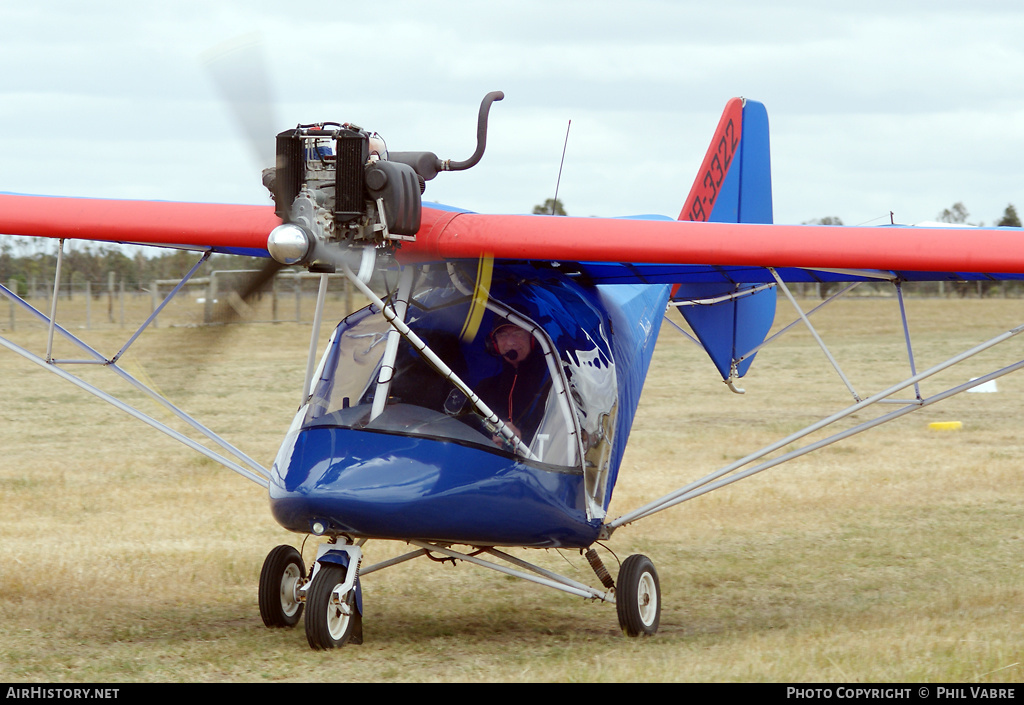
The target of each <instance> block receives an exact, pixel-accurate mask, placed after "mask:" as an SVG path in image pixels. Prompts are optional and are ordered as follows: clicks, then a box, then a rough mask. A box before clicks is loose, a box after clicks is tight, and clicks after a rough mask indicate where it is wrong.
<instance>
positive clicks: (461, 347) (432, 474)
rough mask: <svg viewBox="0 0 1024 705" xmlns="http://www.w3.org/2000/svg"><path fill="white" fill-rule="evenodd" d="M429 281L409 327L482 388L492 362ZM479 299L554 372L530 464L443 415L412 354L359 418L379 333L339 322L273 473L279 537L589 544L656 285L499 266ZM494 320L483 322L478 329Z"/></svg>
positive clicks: (434, 386)
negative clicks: (384, 396)
mask: <svg viewBox="0 0 1024 705" xmlns="http://www.w3.org/2000/svg"><path fill="white" fill-rule="evenodd" d="M434 276H435V278H434V279H430V277H429V276H426V275H425V276H424V279H423V283H422V285H421V288H420V291H421V292H423V293H422V294H421V295H419V298H417V296H416V295H414V296H413V304H412V305H411V306H410V312H409V315H408V321H409V325H410V327H411V328H412V329H413V330H414V331H419V332H420V333H422V335H423V336H424V338H425V339H427V342H428V343H430V345H431V349H436V350H437V351H441V350H444V351H446V352H447V353H448V357H449V358H450V359H451V360H452V362H451V366H452V368H453V369H454V370H455V371H457V372H458V373H459V376H460V378H462V379H464V380H465V381H466V382H467V383H468V384H469V386H470V387H473V388H476V387H477V386H479V385H484V384H485V380H486V379H487V378H488V376H490V375H494V374H495V372H496V371H500V368H501V365H502V363H503V361H502V360H500V359H498V358H496V356H495V354H494V352H493V350H491V351H485V347H486V346H487V340H486V337H487V336H486V333H480V334H479V335H475V336H473V337H467V336H466V335H465V323H466V321H467V320H469V314H468V313H467V310H468V308H469V306H470V305H471V304H470V303H469V297H466V296H463V295H462V294H460V293H459V292H458V291H454V290H453V288H452V287H451V286H450V285H449V286H448V287H447V288H444V285H445V283H446V282H445V281H442V280H438V279H437V277H436V275H434ZM456 283H458V282H456ZM463 293H464V292H463ZM489 295H490V297H491V299H492V300H493V301H495V302H500V306H503V307H506V308H504V309H499V307H498V304H496V305H495V306H492V307H491V308H492V309H493V310H494V311H497V312H498V313H500V311H501V310H507V311H511V312H513V313H514V314H515V315H517V316H521V317H522V318H521V319H519V320H522V319H527V320H530V321H531V322H534V323H535V324H536V326H537V327H539V328H541V329H542V330H543V333H542V335H543V341H542V342H543V344H544V350H546V351H547V352H548V360H549V369H551V370H552V371H553V373H554V374H555V375H556V376H558V379H557V380H555V384H554V385H553V386H552V385H551V384H550V383H549V385H548V386H549V387H551V389H552V390H553V391H552V392H551V393H550V396H549V397H547V407H546V408H547V412H546V414H547V416H546V417H545V420H544V421H543V422H542V423H541V425H540V428H539V430H538V431H537V433H536V438H535V439H525V440H526V441H527V443H528V444H529V445H530V447H531V450H532V451H533V452H532V453H531V454H532V455H533V457H532V458H527V457H525V456H524V454H523V453H521V452H520V453H517V452H515V451H514V449H511V448H508V447H506V446H502V445H501V444H499V443H497V442H496V441H495V440H494V438H495V437H494V436H492V435H491V433H490V431H489V430H488V429H487V428H483V427H482V426H481V424H480V423H479V419H478V418H477V417H476V416H474V415H473V414H470V413H466V412H465V411H463V412H461V413H453V411H452V409H451V408H450V406H451V403H450V400H449V401H448V403H447V405H446V406H444V408H442V405H444V404H445V396H446V393H447V390H448V388H447V386H446V380H445V379H444V378H443V377H441V376H440V375H436V374H435V371H434V370H429V371H426V372H424V370H423V369H420V368H423V367H424V366H423V365H422V362H421V361H420V360H419V359H418V357H419V356H417V355H416V354H415V353H414V354H409V355H406V356H405V357H404V358H403V356H402V353H401V352H400V353H399V355H398V359H397V361H396V362H395V364H394V367H395V373H394V383H393V384H392V386H391V387H390V388H389V389H388V393H389V396H388V402H387V406H385V407H384V410H383V412H382V413H381V412H378V413H379V414H380V415H379V416H377V417H375V418H373V419H372V420H370V419H371V416H370V408H371V403H372V399H371V397H372V395H373V393H374V392H373V390H374V389H376V390H377V391H376V392H375V393H376V394H380V393H381V392H380V391H379V390H380V387H379V386H377V384H376V382H375V381H374V380H376V379H377V377H378V376H379V372H376V371H375V370H378V369H379V368H380V366H381V363H380V362H379V361H377V358H376V357H374V356H379V355H380V352H379V350H380V349H382V348H383V345H377V343H378V342H380V340H382V339H383V338H381V336H382V335H386V334H387V333H386V331H384V330H382V329H381V328H380V327H379V323H377V322H375V320H374V319H373V318H372V316H373V314H374V311H373V310H372V309H368V310H364V312H363V313H361V314H359V315H356V314H354V315H353V316H350V317H349V318H348V319H346V320H345V321H343V322H342V323H341V324H340V325H339V327H338V331H336V333H335V336H334V337H333V338H332V342H331V344H330V345H329V348H328V351H327V353H326V354H325V358H324V363H323V364H322V365H321V372H320V379H319V380H318V381H317V382H316V384H315V386H314V391H313V394H312V396H311V398H310V401H309V403H308V404H307V405H306V406H304V407H303V408H302V409H300V410H299V413H298V415H297V416H296V420H295V422H294V423H293V425H292V429H291V430H290V431H289V433H288V437H287V438H286V440H285V442H284V444H283V446H282V448H281V451H280V452H279V454H278V458H277V461H276V462H275V464H274V468H273V473H272V479H271V484H270V503H271V509H272V512H273V514H274V517H275V518H276V519H277V521H278V522H279V523H280V524H281V525H282V526H284V527H285V528H287V529H289V530H292V531H296V532H302V533H307V532H311V531H313V530H314V529H313V527H314V525H317V524H318V525H319V527H320V528H321V532H322V533H327V534H347V535H350V536H354V537H375V538H389V539H413V538H415V539H423V540H433V541H441V542H451V543H462V544H471V545H504V546H534V547H559V546H561V547H586V546H589V545H590V544H592V543H593V542H594V541H595V540H596V538H597V536H598V533H599V532H600V529H601V526H602V524H603V518H604V513H605V510H606V509H607V506H608V502H609V501H610V500H611V490H612V488H613V487H614V483H615V478H616V476H617V474H618V469H619V464H620V461H621V458H622V451H623V449H624V448H625V445H626V438H627V437H628V434H629V429H630V426H631V424H632V420H633V416H634V413H635V410H636V406H637V403H638V402H639V397H640V391H641V389H642V387H643V380H644V377H645V376H646V372H647V367H648V364H649V361H650V357H651V353H652V352H653V349H654V343H655V341H656V339H657V334H658V330H659V327H660V322H661V318H662V315H663V313H664V310H665V303H666V300H667V296H668V288H667V287H666V286H638V285H616V286H606V287H595V286H588V285H586V284H585V283H581V282H579V281H577V280H575V279H573V277H572V276H567V275H565V274H564V273H562V272H559V271H554V270H551V269H538V268H537V267H535V266H532V265H524V264H506V265H504V266H500V267H499V266H496V267H495V272H494V281H493V282H492V285H491V287H490V294H489ZM490 315H492V314H491V313H490V312H489V313H488V316H490ZM495 316H497V314H495ZM495 325H497V324H496V322H494V321H490V320H488V319H487V318H485V319H484V321H483V323H482V324H481V325H480V330H481V331H490V330H491V329H492V327H494V326H495ZM374 326H378V328H374ZM460 330H462V332H463V335H462V337H458V336H459V332H460ZM374 331H376V332H374ZM375 336H376V337H375ZM538 354H540V353H538ZM403 361H404V362H403ZM446 362H447V360H446ZM360 367H365V368H367V369H368V370H370V373H369V377H368V379H369V380H370V382H367V383H363V382H362V381H361V378H360V379H358V380H354V379H353V378H352V374H353V372H352V371H353V370H354V369H356V368H360ZM403 380H404V381H405V384H404V385H403ZM547 388H548V387H546V388H545V389H547ZM560 390H561V393H559V391H560Z"/></svg>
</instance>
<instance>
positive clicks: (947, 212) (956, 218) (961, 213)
mask: <svg viewBox="0 0 1024 705" xmlns="http://www.w3.org/2000/svg"><path fill="white" fill-rule="evenodd" d="M969 215H970V213H968V212H967V209H966V208H964V204H963V203H961V202H960V201H957V202H956V203H954V204H953V207H952V208H946V209H944V210H943V211H942V212H941V213H939V215H938V220H939V222H941V223H966V222H967V217H968V216H969Z"/></svg>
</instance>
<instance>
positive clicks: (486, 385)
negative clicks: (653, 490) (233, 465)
mask: <svg viewBox="0 0 1024 705" xmlns="http://www.w3.org/2000/svg"><path fill="white" fill-rule="evenodd" d="M427 302H429V303H430V305H429V306H428V305H427ZM469 312H470V302H469V301H468V300H466V299H465V297H463V296H461V295H457V292H455V293H453V292H447V293H445V292H441V293H439V292H438V291H436V290H433V291H430V292H419V293H418V294H417V295H416V296H415V297H414V298H413V301H412V302H411V304H410V307H409V312H408V314H407V320H406V322H407V323H408V324H409V326H410V328H411V329H412V330H413V332H414V333H416V334H417V335H418V336H420V337H421V338H422V339H423V340H424V341H425V342H426V344H427V345H428V346H429V348H430V350H432V351H433V352H434V353H435V354H436V355H437V356H438V357H439V358H441V360H442V361H443V362H444V364H445V365H446V366H447V367H448V368H450V370H451V372H452V373H454V374H455V375H457V376H458V378H459V379H461V380H463V381H464V382H465V383H466V384H467V385H468V386H469V388H470V389H471V390H472V392H473V393H474V394H475V395H476V396H478V397H479V398H480V400H481V402H483V405H484V406H486V407H488V408H490V409H491V410H492V411H493V412H494V413H495V414H496V415H497V416H498V417H499V418H500V419H501V420H502V422H503V423H505V424H507V425H508V426H509V427H510V428H511V429H512V430H513V433H514V435H515V436H516V437H517V438H519V439H520V440H521V441H522V442H523V444H524V445H525V446H526V447H528V448H529V452H528V453H526V452H524V451H523V450H522V449H520V450H519V451H516V450H515V447H514V444H512V443H510V442H509V441H508V440H507V439H505V438H503V437H502V435H501V433H500V432H499V430H498V428H497V426H496V425H495V424H493V423H488V422H487V421H485V420H484V418H483V415H482V413H481V410H480V408H479V406H475V405H474V403H473V402H472V401H471V400H470V399H468V398H467V395H466V394H464V393H463V392H462V391H460V389H459V388H458V386H457V385H456V384H454V383H453V382H452V381H451V380H450V379H447V378H446V377H445V376H444V375H442V374H441V373H439V371H438V369H437V368H436V367H435V366H434V365H433V364H432V363H431V362H429V361H428V359H427V357H426V356H425V355H424V354H422V353H421V352H420V351H418V350H417V349H416V348H415V347H414V346H413V345H411V344H410V343H409V342H408V341H407V340H406V339H404V338H402V339H401V340H400V342H399V343H398V348H397V353H396V355H395V359H394V363H393V365H388V364H385V363H386V358H385V349H386V346H387V338H388V335H389V333H390V332H391V331H392V327H391V325H390V324H389V323H388V322H387V320H386V319H385V318H384V316H383V314H381V313H380V312H378V311H375V310H373V309H372V308H367V309H364V310H363V311H360V312H357V313H355V314H353V315H352V316H350V317H349V318H347V319H346V320H345V321H342V323H341V324H340V325H339V326H338V328H337V330H336V331H335V333H334V336H333V337H332V339H331V342H330V344H329V346H328V350H327V352H326V354H325V356H324V359H323V361H322V363H321V368H320V373H319V379H318V380H317V382H316V384H315V386H314V389H313V394H312V397H311V399H310V401H309V403H308V406H307V409H306V413H305V418H304V421H303V426H307V427H308V426H323V425H329V426H340V427H347V428H360V429H367V430H377V431H383V432H393V433H398V434H404V435H417V436H425V437H432V438H439V439H446V440H451V441H455V442H458V443H465V444H471V445H478V446H481V447H485V448H488V449H490V450H503V451H506V452H509V453H513V452H517V453H518V454H519V455H522V456H525V457H529V458H532V459H533V460H536V461H539V462H541V463H544V464H548V465H556V466H561V467H567V468H578V467H579V466H580V459H579V452H578V449H579V447H580V445H579V441H578V439H577V432H576V429H575V427H574V419H573V412H572V410H571V408H570V407H569V406H568V401H567V395H566V394H564V393H563V394H558V390H559V389H562V390H564V389H565V388H566V387H565V381H564V376H563V372H562V365H561V361H560V359H559V356H558V354H557V353H556V351H555V350H554V348H553V346H552V344H551V342H550V340H549V339H548V338H547V337H546V336H545V335H544V333H543V331H542V330H540V329H539V328H537V329H536V330H533V331H532V332H531V333H530V336H531V338H532V341H531V342H530V343H529V344H528V347H527V348H526V349H524V351H523V352H522V353H520V355H519V356H516V358H517V359H516V360H515V362H517V363H518V364H516V365H513V364H512V363H510V362H509V360H508V359H507V358H504V357H502V356H500V355H498V354H497V351H496V350H494V344H493V340H491V339H490V336H489V335H488V334H485V333H481V334H480V335H477V336H473V339H472V340H470V341H468V342H467V341H466V340H464V338H465V337H466V336H465V334H464V327H465V322H466V320H467V319H468V317H469ZM494 325H495V324H494V323H492V322H490V321H488V326H487V327H485V328H484V329H486V330H487V331H488V333H489V332H490V331H491V327H492V326H494ZM460 332H461V333H462V335H461V336H460ZM380 395H386V397H384V403H383V404H377V405H376V406H377V407H379V408H377V409H375V408H374V407H375V405H374V400H375V399H376V398H377V397H378V396H380Z"/></svg>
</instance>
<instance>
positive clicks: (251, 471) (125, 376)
mask: <svg viewBox="0 0 1024 705" xmlns="http://www.w3.org/2000/svg"><path fill="white" fill-rule="evenodd" d="M208 257H209V252H205V253H203V255H202V257H201V258H200V260H199V261H198V262H197V263H196V264H195V265H194V266H193V267H192V269H191V270H190V271H189V272H188V274H186V275H185V276H184V277H183V278H182V280H181V282H179V284H178V286H176V287H175V288H174V290H173V291H171V292H170V293H169V294H168V296H167V298H165V299H164V301H163V303H162V304H161V305H160V306H159V307H158V308H157V309H156V310H155V311H154V312H153V313H152V314H150V316H149V317H148V318H147V319H146V321H145V322H144V323H143V324H142V325H141V326H140V327H139V329H138V330H137V331H136V332H135V333H134V334H133V335H132V336H131V337H130V339H129V340H128V342H126V343H125V345H123V346H122V347H121V350H120V351H119V352H118V353H117V355H115V356H114V357H113V358H110V359H107V358H106V357H104V356H103V354H102V353H100V352H99V351H98V350H96V349H94V348H93V347H91V346H90V345H88V344H87V343H86V342H85V341H83V340H81V339H80V338H79V337H78V336H76V335H74V334H73V333H71V332H70V331H68V330H67V329H65V328H63V327H62V326H60V325H58V324H57V323H56V321H54V320H53V318H52V317H49V316H47V315H46V314H44V313H43V312H41V311H39V310H38V309H36V308H35V307H34V306H32V305H31V304H29V303H28V302H27V301H25V300H24V299H22V298H21V297H20V296H18V295H17V294H16V293H14V292H13V291H11V290H10V289H8V288H7V287H5V286H3V285H2V284H0V292H3V293H4V294H5V295H6V296H7V297H9V298H10V299H11V300H12V301H13V302H15V303H16V304H18V305H19V306H20V307H22V308H23V309H25V310H26V311H28V312H29V313H31V314H32V315H34V316H36V317H37V318H39V319H40V320H42V321H43V322H45V323H46V325H47V327H48V328H49V332H48V343H47V358H46V359H44V358H41V357H39V356H38V355H36V354H34V353H32V352H31V351H29V350H26V349H25V348H23V347H21V346H19V345H17V344H16V343H14V342H13V341H10V340H8V339H6V338H3V337H2V336H0V345H3V346H4V347H6V348H7V349H8V350H11V351H12V352H15V353H17V354H18V355H20V356H22V357H24V358H25V359H26V360H29V361H30V362H34V363H36V364H37V365H39V366H40V367H42V368H43V369H45V370H47V371H49V372H52V373H53V374H56V375H57V376H58V377H60V378H62V379H64V380H65V381H68V382H71V383H72V384H74V385H75V386H77V387H79V388H81V389H83V390H85V391H87V392H89V393H90V394H92V395H94V396H96V397H97V398H99V399H101V400H103V401H105V402H107V403H109V404H111V405H113V406H115V407H117V408H118V409H120V410H122V411H124V412H125V413H127V414H129V415H130V416H133V417H135V418H136V419H138V420H140V421H142V422H144V423H146V424H148V425H149V426H152V427H153V428H155V429H157V430H158V431H160V432H162V433H164V434H166V435H168V436H170V437H171V438H172V439H174V440H176V441H178V442H180V443H182V444H184V445H186V446H188V447H189V448H192V449H193V450H196V451H197V452H199V453H201V454H203V455H205V456H206V457H208V458H210V459H211V460H214V461H216V462H218V463H220V464H221V465H224V466H225V467H227V468H228V469H230V470H232V471H234V472H236V473H238V474H240V475H242V476H243V477H245V478H246V479H248V480H252V481H253V482H255V483H256V484H259V485H262V486H263V487H266V486H267V480H266V478H269V477H270V472H269V471H268V470H267V469H266V468H264V467H263V466H262V465H261V464H260V463H258V462H256V461H255V460H254V459H252V458H251V457H249V456H248V455H247V454H245V453H243V452H242V451H241V450H239V449H238V448H236V447H235V446H233V445H232V444H230V443H228V442H227V441H225V440H224V439H223V438H221V437H220V436H219V435H217V434H216V433H214V432H213V431H211V430H210V429H208V428H207V427H206V426H204V425H203V424H201V423H199V422H198V421H196V420H195V419H194V418H193V417H192V416H190V415H189V414H187V413H185V412H184V411H182V410H181V409H179V408H178V407H177V406H175V405H174V404H172V403H171V402H170V401H169V400H168V399H167V398H166V397H164V396H163V395H161V394H159V393H158V392H156V391H154V390H153V389H151V388H150V387H149V386H147V385H145V384H143V383H142V382H140V381H139V380H137V379H136V378H135V377H133V376H132V375H131V374H129V373H128V372H127V371H125V370H124V369H123V368H121V367H120V366H119V365H118V364H117V359H118V358H119V357H120V356H121V355H123V354H124V352H125V351H126V350H127V349H128V347H129V346H130V345H131V344H132V342H134V341H135V340H136V339H137V338H138V337H139V335H141V333H142V332H143V330H145V328H146V327H147V326H148V325H149V324H150V323H151V322H152V321H153V319H154V318H155V317H156V316H157V315H158V314H159V313H160V311H161V310H162V309H163V308H164V306H165V305H166V304H167V303H168V302H169V301H170V299H171V298H172V297H173V296H174V295H175V294H177V292H178V291H180V290H181V288H182V286H184V284H185V283H186V282H187V281H188V279H189V278H190V277H191V276H192V275H193V274H194V273H195V272H196V271H197V270H198V268H199V266H200V265H201V264H202V263H203V262H204V261H205V260H206V259H207V258H208ZM55 298H56V290H55ZM51 309H55V306H54V305H52V304H51ZM54 332H56V333H60V334H61V335H62V336H63V337H64V338H66V339H67V340H68V341H70V342H71V343H73V344H75V345H76V346H78V347H79V348H81V349H82V350H83V351H85V352H86V353H87V354H88V355H90V356H91V357H92V359H91V360H54V359H52V337H53V333H54ZM61 364H82V365H99V366H104V367H106V368H107V369H109V370H110V371H111V372H113V373H114V374H115V375H117V376H118V377H120V378H121V379H122V380H123V381H124V382H126V383H127V384H129V385H131V386H132V387H134V388H135V389H137V390H139V391H141V392H142V393H143V394H145V395H146V396H148V397H149V398H150V399H152V400H154V401H155V402H157V403H158V404H160V405H161V406H162V407H164V408H165V409H167V410H168V411H170V412H171V413H172V414H173V415H174V416H175V417H177V418H178V419H180V420H181V421H183V422H184V423H186V424H187V425H188V426H190V427H191V428H192V429H193V430H195V431H196V432H197V433H199V434H201V435H202V436H204V437H205V438H207V439H208V440H210V441H212V442H213V443H215V444H216V445H217V446H219V447H220V448H221V449H222V450H223V451H225V452H226V453H227V454H228V455H230V456H233V457H234V458H235V459H236V460H238V461H240V462H241V463H242V465H240V464H239V463H236V462H234V461H232V460H230V459H229V458H227V457H226V456H224V455H221V454H219V453H216V452H214V451H211V450H209V449H207V448H206V447H204V446H202V445H200V444H199V443H196V442H195V441H194V440H193V439H191V438H189V437H188V436H185V435H184V434H182V433H180V432H179V431H176V430H174V429H172V428H171V427H169V426H167V425H166V424H164V423H162V422H160V421H157V420H156V419H155V418H153V417H152V416H150V415H149V414H147V413H145V412H143V411H141V410H139V409H137V408H135V407H133V406H131V405H130V404H127V403H125V402H124V401H122V400H120V399H118V398H117V397H115V396H113V395H111V394H109V393H107V392H104V391H103V390H101V389H100V388H99V387H96V386H95V385H92V384H90V383H88V382H85V381H84V380H82V379H80V378H79V377H76V376H75V375H73V374H71V373H69V372H67V371H66V370H63V369H61V368H60V367H59V365H61ZM243 465H244V466H248V467H243Z"/></svg>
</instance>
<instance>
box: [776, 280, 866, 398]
mask: <svg viewBox="0 0 1024 705" xmlns="http://www.w3.org/2000/svg"><path fill="white" fill-rule="evenodd" d="M768 271H769V272H771V273H772V276H773V277H775V281H776V282H778V284H779V288H780V289H781V290H782V292H783V293H784V294H785V295H786V298H788V299H789V303H791V304H792V305H793V308H794V309H796V312H797V313H798V314H800V318H801V319H802V320H803V322H804V324H805V325H806V326H807V330H809V331H811V335H813V336H814V339H815V340H816V341H818V346H819V347H820V348H821V350H822V352H824V353H825V357H827V358H828V361H829V362H831V363H832V367H833V368H834V369H835V371H836V372H837V373H838V374H839V378H840V379H842V380H843V384H845V385H846V388H847V389H849V390H850V394H852V395H853V399H854V401H860V396H859V395H858V394H857V391H856V390H855V389H854V388H853V385H852V384H850V380H848V379H847V378H846V375H845V374H843V370H842V369H841V368H840V367H839V363H838V362H836V359H835V358H834V357H833V356H832V353H830V352H829V350H828V348H827V347H826V346H825V341H823V340H822V339H821V336H820V335H818V331H817V330H815V328H814V326H813V325H811V321H810V319H808V318H807V315H806V314H805V313H804V310H803V309H802V308H800V304H798V303H797V302H796V299H795V298H793V294H792V293H791V292H790V290H789V287H788V286H786V282H784V281H782V277H780V276H779V273H778V272H776V271H775V269H774V268H772V267H769V268H768Z"/></svg>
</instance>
